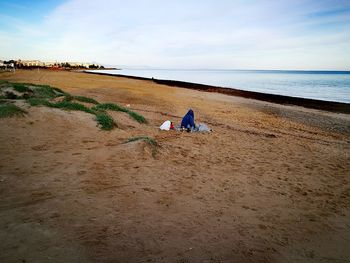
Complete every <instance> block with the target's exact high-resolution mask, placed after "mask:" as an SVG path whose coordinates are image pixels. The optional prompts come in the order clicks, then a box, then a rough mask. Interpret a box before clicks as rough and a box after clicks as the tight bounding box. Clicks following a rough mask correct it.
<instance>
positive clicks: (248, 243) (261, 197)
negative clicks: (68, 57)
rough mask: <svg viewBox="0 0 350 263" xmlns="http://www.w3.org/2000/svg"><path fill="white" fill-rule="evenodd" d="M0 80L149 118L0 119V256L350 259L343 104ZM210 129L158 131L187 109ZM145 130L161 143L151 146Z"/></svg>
mask: <svg viewBox="0 0 350 263" xmlns="http://www.w3.org/2000/svg"><path fill="white" fill-rule="evenodd" d="M0 79H7V80H11V81H16V82H32V83H37V84H49V85H52V86H55V87H59V88H61V89H63V90H65V91H67V92H70V93H72V94H75V95H85V96H90V97H92V98H94V99H97V100H99V101H103V102H107V101H108V102H117V103H120V104H122V105H124V106H125V105H127V104H130V108H131V109H133V110H135V111H137V112H139V113H141V114H143V115H144V116H145V117H146V118H147V119H148V121H149V123H148V124H147V125H142V124H138V123H137V122H135V121H134V120H132V119H130V117H128V115H125V114H123V113H116V114H113V116H114V118H115V119H116V121H117V122H118V123H119V124H120V128H118V129H114V130H112V131H109V132H107V131H102V130H100V129H99V128H98V127H96V122H95V121H94V119H93V117H92V116H91V115H89V114H87V113H83V112H67V111H62V110H59V109H49V108H45V107H31V108H30V107H28V106H24V107H27V111H28V114H27V116H25V117H13V118H7V119H0V240H1V242H0V262H176V263H179V262H349V259H350V250H349V249H348V247H349V242H350V115H346V114H340V113H330V112H326V111H320V110H312V109H305V108H302V107H297V106H283V105H277V104H272V103H268V102H262V101H257V100H252V99H245V98H239V97H234V96H228V95H224V94H216V93H206V92H200V91H195V90H187V89H183V88H176V87H168V86H165V85H159V84H155V83H153V82H151V81H144V80H133V79H127V78H121V77H120V78H116V77H109V76H95V75H90V74H84V73H78V72H66V71H58V72H55V71H45V70H41V71H39V72H38V71H29V70H28V71H17V72H16V73H15V74H13V73H1V74H0ZM190 107H191V108H192V109H193V110H194V112H195V117H196V121H197V122H204V123H207V124H208V125H209V126H210V127H211V128H212V129H213V132H212V133H210V134H195V133H186V132H184V133H180V132H175V131H170V132H165V131H159V130H158V127H159V126H160V125H161V124H162V122H163V121H165V120H167V119H170V120H172V121H174V122H175V123H176V124H178V123H179V122H180V121H181V117H182V116H183V115H184V114H185V113H186V112H187V110H188V108H190ZM140 135H147V136H150V137H153V138H155V139H156V140H157V142H158V143H159V145H160V148H159V149H158V151H157V153H156V154H155V155H154V156H153V155H152V149H151V147H150V146H149V145H147V144H146V143H145V142H142V141H138V142H133V143H127V144H125V143H124V142H125V141H126V140H127V139H128V138H130V137H133V136H140Z"/></svg>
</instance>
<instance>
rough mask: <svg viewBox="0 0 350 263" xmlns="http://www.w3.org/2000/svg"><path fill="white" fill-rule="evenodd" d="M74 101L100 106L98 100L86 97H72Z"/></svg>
mask: <svg viewBox="0 0 350 263" xmlns="http://www.w3.org/2000/svg"><path fill="white" fill-rule="evenodd" d="M72 98H73V99H74V100H77V101H80V102H86V103H91V104H99V102H98V101H97V100H94V99H92V98H89V97H84V96H73V97H72Z"/></svg>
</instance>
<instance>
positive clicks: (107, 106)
mask: <svg viewBox="0 0 350 263" xmlns="http://www.w3.org/2000/svg"><path fill="white" fill-rule="evenodd" d="M94 109H96V110H112V111H121V112H128V109H127V108H125V107H122V106H120V105H118V104H116V103H101V104H98V105H96V106H94Z"/></svg>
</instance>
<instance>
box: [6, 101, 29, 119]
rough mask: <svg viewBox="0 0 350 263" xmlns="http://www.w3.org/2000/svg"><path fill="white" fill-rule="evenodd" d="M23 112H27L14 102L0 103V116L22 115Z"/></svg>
mask: <svg viewBox="0 0 350 263" xmlns="http://www.w3.org/2000/svg"><path fill="white" fill-rule="evenodd" d="M25 113H27V112H26V111H25V110H23V109H21V108H20V107H18V106H16V105H14V104H10V103H5V104H0V118H9V117H13V116H18V115H20V116H22V115H24V114H25Z"/></svg>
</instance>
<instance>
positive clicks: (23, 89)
mask: <svg viewBox="0 0 350 263" xmlns="http://www.w3.org/2000/svg"><path fill="white" fill-rule="evenodd" d="M11 86H12V87H13V89H14V90H15V91H18V92H21V93H23V92H28V91H30V90H31V89H30V88H28V87H27V84H25V83H11Z"/></svg>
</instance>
